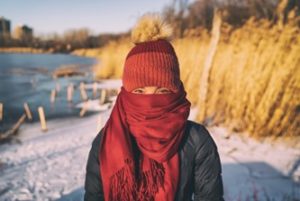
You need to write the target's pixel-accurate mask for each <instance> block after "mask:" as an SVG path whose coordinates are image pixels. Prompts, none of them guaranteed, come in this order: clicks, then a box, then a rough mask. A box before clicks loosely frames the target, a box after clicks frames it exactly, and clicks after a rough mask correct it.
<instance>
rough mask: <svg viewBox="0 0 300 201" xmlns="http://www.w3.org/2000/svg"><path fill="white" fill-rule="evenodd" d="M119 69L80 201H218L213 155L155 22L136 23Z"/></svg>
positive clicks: (167, 32) (166, 30)
mask: <svg viewBox="0 0 300 201" xmlns="http://www.w3.org/2000/svg"><path fill="white" fill-rule="evenodd" d="M131 36H132V41H133V42H134V44H135V46H134V47H133V48H132V49H131V50H130V51H129V53H128V55H127V57H126V59H125V64H124V71H123V76H122V86H121V90H120V92H119V94H118V96H117V99H116V101H115V104H114V106H113V108H112V112H111V114H110V117H109V119H108V120H107V122H106V124H105V125H104V127H103V128H102V129H101V131H100V132H99V134H98V135H97V136H96V137H95V139H94V140H93V143H92V147H91V150H90V152H89V157H88V161H87V166H86V178H85V194H84V200H85V201H101V200H102V201H103V200H105V201H174V200H175V201H186V200H192V199H194V200H195V201H200V200H201V201H202V200H203V201H204V200H205V201H222V200H224V199H223V181H222V168H221V162H220V157H219V154H218V148H217V146H216V143H215V142H214V140H213V138H212V137H211V136H210V133H209V132H208V130H207V129H206V128H205V126H204V125H202V124H200V123H197V122H194V121H191V120H188V117H189V113H190V107H191V103H190V102H189V101H188V99H187V98H186V92H185V89H184V85H183V83H182V81H181V80H180V69H179V62H178V58H177V56H176V53H175V50H174V48H173V47H172V44H171V43H170V37H171V29H170V26H169V25H167V24H166V23H165V22H164V21H163V20H162V19H161V18H160V17H159V16H157V15H153V14H146V15H144V16H142V17H141V18H140V19H139V20H138V22H137V24H136V26H135V27H134V29H133V30H132V33H131Z"/></svg>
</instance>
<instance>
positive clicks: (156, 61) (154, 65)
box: [123, 14, 181, 92]
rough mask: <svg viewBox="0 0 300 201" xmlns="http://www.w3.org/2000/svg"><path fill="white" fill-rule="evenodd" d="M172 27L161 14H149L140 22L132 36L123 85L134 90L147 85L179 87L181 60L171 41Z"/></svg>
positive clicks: (174, 88)
mask: <svg viewBox="0 0 300 201" xmlns="http://www.w3.org/2000/svg"><path fill="white" fill-rule="evenodd" d="M170 36H171V29H170V27H169V26H168V25H166V24H165V23H164V22H163V21H162V20H161V18H160V17H159V16H158V15H153V14H147V15H144V16H143V17H142V18H140V20H139V21H138V23H137V25H136V26H135V28H134V29H133V30H132V33H131V37H132V41H133V42H134V43H135V46H134V47H133V48H132V49H131V50H130V52H129V53H128V55H127V57H126V60H125V64H124V71H123V86H124V88H125V89H126V90H127V91H129V92H131V91H132V90H133V89H136V88H139V87H145V86H158V87H166V88H168V89H170V90H172V91H174V92H175V91H177V90H178V89H179V87H180V84H181V81H180V70H179V63H178V59H177V56H176V53H175V51H174V48H173V46H172V45H171V43H170V42H169V41H168V39H169V38H170Z"/></svg>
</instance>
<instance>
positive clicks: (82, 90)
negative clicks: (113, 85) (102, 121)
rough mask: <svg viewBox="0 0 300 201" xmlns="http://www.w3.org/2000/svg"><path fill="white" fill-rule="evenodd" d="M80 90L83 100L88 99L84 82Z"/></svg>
mask: <svg viewBox="0 0 300 201" xmlns="http://www.w3.org/2000/svg"><path fill="white" fill-rule="evenodd" d="M79 90H80V94H81V98H82V100H83V101H86V100H87V99H88V96H87V94H86V91H85V85H84V83H83V82H81V83H80V86H79Z"/></svg>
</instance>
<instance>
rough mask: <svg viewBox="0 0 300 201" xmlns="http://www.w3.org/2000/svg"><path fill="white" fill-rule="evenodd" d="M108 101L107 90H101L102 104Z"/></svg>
mask: <svg viewBox="0 0 300 201" xmlns="http://www.w3.org/2000/svg"><path fill="white" fill-rule="evenodd" d="M105 101H106V90H105V89H102V90H101V96H100V105H103V104H104V103H105Z"/></svg>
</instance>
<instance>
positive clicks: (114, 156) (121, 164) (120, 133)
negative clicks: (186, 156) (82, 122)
mask: <svg viewBox="0 0 300 201" xmlns="http://www.w3.org/2000/svg"><path fill="white" fill-rule="evenodd" d="M190 106H191V103H190V102H189V101H188V100H187V98H186V92H185V90H184V87H183V84H182V83H181V85H180V88H179V90H178V91H177V92H176V93H168V94H146V95H143V94H134V93H131V92H128V91H126V90H125V88H124V87H123V86H122V87H121V91H120V93H119V94H118V97H117V99H116V102H115V105H114V107H113V109H112V112H111V115H110V117H109V119H108V121H107V122H106V124H105V126H104V127H103V130H102V135H103V136H102V140H101V145H100V150H99V152H100V154H99V161H100V171H101V179H102V183H103V191H104V196H105V200H108V201H148V200H149V201H150V200H151V201H154V200H155V201H173V200H174V199H175V196H176V191H177V185H178V182H179V171H180V170H179V165H180V164H179V162H180V161H179V155H178V149H179V145H180V142H181V140H182V138H183V135H184V133H185V127H186V123H187V119H188V116H189V113H190ZM132 138H133V139H134V140H135V141H136V144H137V147H138V150H139V151H140V154H139V162H138V163H136V161H135V160H134V155H135V154H136V153H134V150H133V144H132V140H131V139H132ZM137 164H138V165H137Z"/></svg>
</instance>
